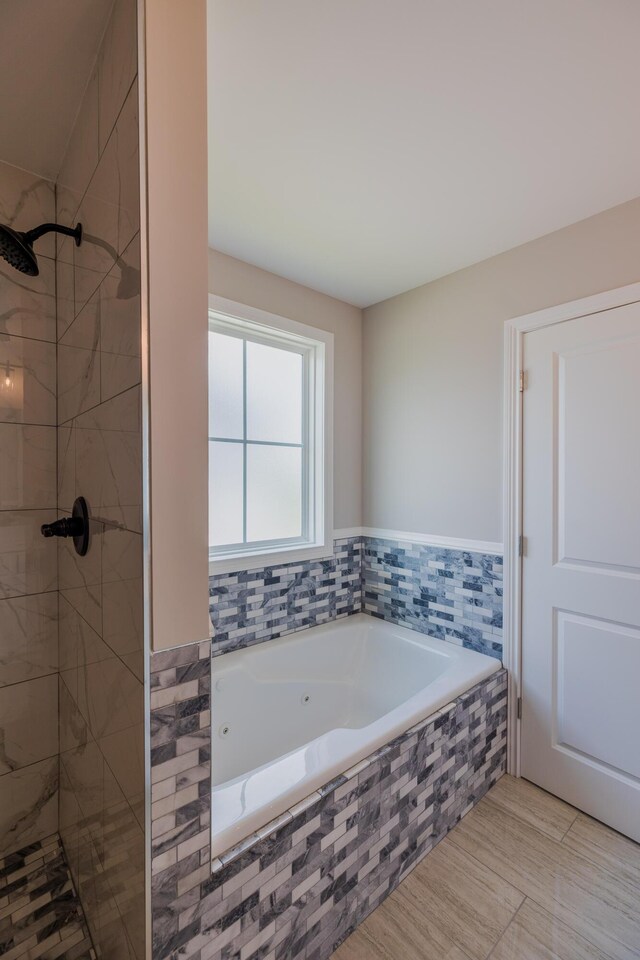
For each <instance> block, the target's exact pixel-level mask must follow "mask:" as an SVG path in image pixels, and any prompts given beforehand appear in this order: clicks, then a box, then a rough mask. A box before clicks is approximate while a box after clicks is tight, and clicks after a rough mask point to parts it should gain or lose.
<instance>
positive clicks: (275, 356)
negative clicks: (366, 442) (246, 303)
mask: <svg viewBox="0 0 640 960" xmlns="http://www.w3.org/2000/svg"><path fill="white" fill-rule="evenodd" d="M216 304H217V305H218V309H215V305H216ZM221 306H226V308H227V309H226V310H223V309H220V307H221ZM210 307H211V309H210V311H209V557H210V567H211V572H214V573H221V572H224V571H227V572H229V571H232V570H238V569H246V568H248V567H250V566H251V562H253V565H254V566H258V565H259V566H264V565H266V564H267V563H283V562H287V561H289V560H291V559H311V558H312V557H318V556H323V555H326V554H327V553H329V552H330V540H331V536H332V530H331V472H330V470H331V403H330V398H331V392H330V380H331V362H332V335H331V334H327V333H325V332H324V331H321V330H316V329H315V328H312V327H307V326H304V325H302V324H298V323H294V322H293V321H291V320H285V319H284V318H281V317H275V316H273V315H271V314H266V313H264V312H263V311H259V310H253V309H250V308H247V307H240V306H239V305H238V304H230V303H229V302H228V301H220V300H219V298H214V297H212V298H210Z"/></svg>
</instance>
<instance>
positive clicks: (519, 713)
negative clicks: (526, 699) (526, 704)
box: [517, 697, 522, 720]
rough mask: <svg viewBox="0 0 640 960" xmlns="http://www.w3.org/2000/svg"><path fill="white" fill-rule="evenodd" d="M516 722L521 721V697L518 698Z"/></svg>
mask: <svg viewBox="0 0 640 960" xmlns="http://www.w3.org/2000/svg"><path fill="white" fill-rule="evenodd" d="M517 708H518V720H522V697H518V704H517Z"/></svg>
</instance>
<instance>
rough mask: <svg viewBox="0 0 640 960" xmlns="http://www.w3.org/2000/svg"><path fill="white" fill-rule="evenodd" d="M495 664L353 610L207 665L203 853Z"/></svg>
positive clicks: (250, 829)
mask: <svg viewBox="0 0 640 960" xmlns="http://www.w3.org/2000/svg"><path fill="white" fill-rule="evenodd" d="M499 669H500V662H499V661H498V660H496V659H494V658H493V657H488V656H485V655H484V654H481V653H475V652H474V651H472V650H465V649H464V648H463V647H458V646H457V645H455V644H453V643H449V642H446V641H443V640H437V639H435V638H434V637H428V636H425V635H423V634H421V633H417V632H415V631H413V630H408V629H407V628H405V627H399V626H396V625H395V624H392V623H387V622H385V621H382V620H378V619H374V618H373V617H370V616H368V615H367V614H356V615H354V616H351V617H348V618H346V619H344V620H338V621H335V622H333V623H328V624H324V625H323V626H320V627H312V628H311V629H309V630H302V631H300V632H299V633H294V634H290V635H289V636H287V637H282V638H281V639H279V640H271V641H269V642H268V643H262V644H257V645H256V646H253V647H247V648H245V649H243V650H236V651H234V652H233V653H227V654H224V655H221V656H218V657H214V659H213V661H212V694H213V696H212V731H213V733H212V736H213V751H212V775H213V780H212V791H213V796H212V806H211V822H212V830H211V841H212V849H211V855H212V857H217V856H219V855H220V854H221V853H223V852H225V851H226V850H228V849H229V848H230V847H233V846H235V845H236V844H238V843H240V841H242V840H244V839H245V838H246V837H249V836H250V835H251V834H253V833H255V832H256V831H257V830H259V829H260V828H261V827H263V826H264V825H265V824H267V823H269V822H270V821H271V820H273V819H274V817H277V816H279V815H280V814H282V813H284V812H285V811H286V810H288V809H289V808H290V807H292V806H293V805H294V804H296V803H298V802H299V801H300V800H302V799H304V798H305V797H307V796H308V795H309V794H310V793H313V791H314V790H317V789H318V788H319V787H322V786H323V785H324V784H326V783H328V782H329V781H330V780H332V779H333V778H334V777H336V776H338V775H339V774H340V773H343V772H344V771H345V770H347V769H348V768H349V767H351V766H353V764H355V763H357V762H358V761H359V760H363V759H364V758H365V757H366V756H368V755H369V754H370V753H372V752H373V751H374V750H377V749H378V748H380V747H382V746H384V744H385V743H388V742H389V741H390V740H393V739H394V737H397V736H398V735H399V734H401V733H403V732H404V731H405V730H408V729H409V728H410V727H412V726H413V725H414V724H416V723H418V722H419V721H420V720H423V719H425V718H426V717H428V716H429V715H430V714H432V713H433V712H434V711H436V710H437V709H438V708H439V707H443V706H444V705H445V704H447V703H449V702H450V701H451V700H453V699H454V698H455V697H457V696H459V695H460V694H461V693H464V691H465V690H468V689H469V688H470V687H472V686H473V685H474V684H476V683H479V682H480V681H481V680H484V679H485V678H486V677H488V676H490V675H491V674H492V673H494V672H495V671H497V670H499Z"/></svg>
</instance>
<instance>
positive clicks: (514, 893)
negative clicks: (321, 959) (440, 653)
mask: <svg viewBox="0 0 640 960" xmlns="http://www.w3.org/2000/svg"><path fill="white" fill-rule="evenodd" d="M487 957H490V958H491V960H632V958H640V846H639V845H638V844H636V843H634V842H633V841H632V840H627V839H626V838H625V837H622V836H621V835H620V834H618V833H615V831H613V830H610V829H609V828H608V827H605V826H603V824H601V823H598V822H597V821H595V820H592V819H591V818H590V817H587V816H585V815H584V814H582V813H580V812H579V811H578V810H575V809H574V808H573V807H570V806H568V805H567V804H566V803H563V802H562V801H561V800H558V799H557V798H556V797H552V796H551V795H550V794H548V793H545V792H544V791H543V790H540V789H538V787H535V786H533V784H531V783H528V782H527V781H526V780H514V779H513V778H512V777H509V776H505V777H503V778H502V779H501V780H500V781H499V782H498V783H497V784H496V785H495V786H494V787H493V788H492V790H490V791H489V793H488V794H487V795H486V797H485V798H484V799H483V800H481V801H480V803H479V804H478V805H477V806H476V807H475V808H474V809H473V810H472V811H471V812H470V813H469V814H467V816H466V817H465V818H464V820H462V821H461V822H460V823H459V824H458V825H457V826H456V827H454V829H453V830H452V831H451V833H450V834H449V835H448V836H447V837H446V838H445V839H444V840H443V841H442V842H441V843H440V844H439V845H438V846H437V847H436V848H435V849H434V850H433V851H432V852H431V853H430V854H429V855H428V856H427V857H426V858H425V859H424V860H423V861H422V862H421V863H420V864H419V865H418V866H417V867H416V869H415V870H414V871H413V873H412V874H411V875H410V876H409V877H408V878H407V880H405V882H404V883H403V884H402V885H401V886H400V887H399V888H398V889H397V890H396V891H395V892H394V893H393V894H392V895H391V896H390V897H389V898H388V899H387V900H385V902H384V903H383V904H382V905H381V906H380V907H378V909H377V910H375V911H374V912H373V913H372V914H371V916H369V917H368V918H367V920H365V922H364V923H363V924H362V925H361V926H360V927H358V929H357V930H356V931H355V932H354V933H353V934H352V935H351V936H350V937H349V939H348V940H346V941H345V942H344V943H343V944H342V946H341V947H340V948H339V949H338V950H337V951H336V953H335V954H334V955H333V958H334V960H485V958H487Z"/></svg>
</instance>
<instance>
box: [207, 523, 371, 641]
mask: <svg viewBox="0 0 640 960" xmlns="http://www.w3.org/2000/svg"><path fill="white" fill-rule="evenodd" d="M209 597H210V605H209V610H210V615H211V623H212V626H213V634H214V636H213V641H212V646H213V655H214V656H216V655H217V654H219V653H229V652H230V651H231V650H237V649H239V648H241V647H248V646H251V645H252V644H254V643H262V642H263V641H265V640H274V639H276V637H282V636H284V634H286V633H293V631H295V630H302V629H304V628H305V627H313V626H317V625H318V624H320V623H327V622H328V621H329V620H336V619H338V618H339V617H347V616H349V615H350V614H352V613H359V612H360V610H361V606H362V537H349V538H345V539H341V540H335V541H334V547H333V556H332V557H331V558H330V559H328V560H310V561H305V562H303V563H281V564H278V565H276V566H272V567H265V568H262V569H259V570H248V571H240V572H239V573H230V574H225V575H220V576H214V577H210V578H209Z"/></svg>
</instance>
